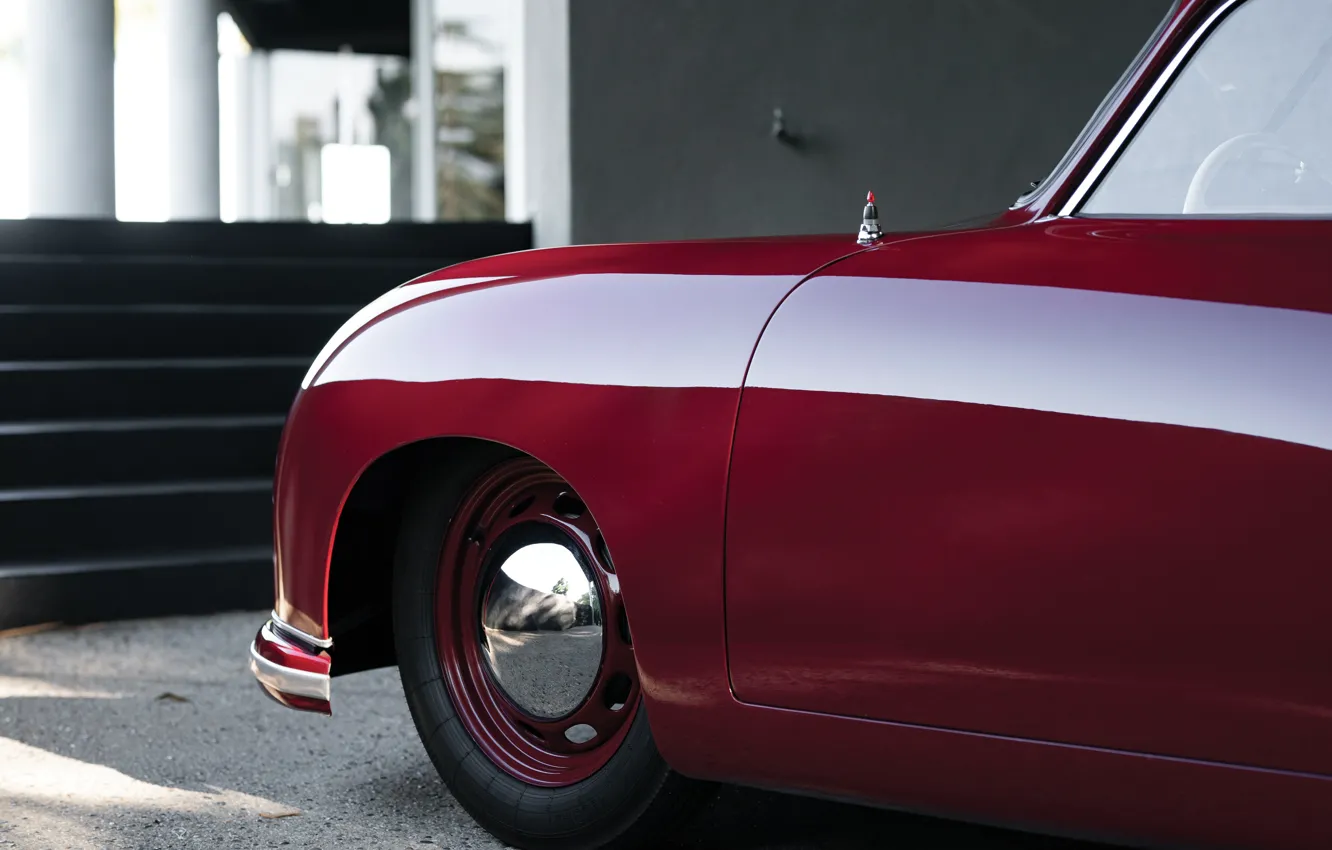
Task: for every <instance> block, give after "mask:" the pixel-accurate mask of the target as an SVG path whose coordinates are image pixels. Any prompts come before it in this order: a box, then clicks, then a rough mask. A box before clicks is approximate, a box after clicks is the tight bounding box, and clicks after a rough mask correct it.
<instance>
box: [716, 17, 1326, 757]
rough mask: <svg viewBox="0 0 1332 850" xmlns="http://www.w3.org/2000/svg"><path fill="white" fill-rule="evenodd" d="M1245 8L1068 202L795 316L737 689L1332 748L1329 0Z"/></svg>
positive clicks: (770, 414)
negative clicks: (1252, 138)
mask: <svg viewBox="0 0 1332 850" xmlns="http://www.w3.org/2000/svg"><path fill="white" fill-rule="evenodd" d="M1226 6H1227V8H1226V9H1225V11H1224V13H1223V14H1218V15H1217V16H1216V18H1215V19H1214V20H1213V21H1212V22H1211V23H1210V26H1209V30H1208V31H1207V32H1206V34H1205V39H1204V40H1203V41H1202V46H1201V49H1199V50H1198V52H1197V53H1196V54H1195V55H1193V56H1192V57H1191V58H1189V59H1188V61H1187V62H1183V63H1181V65H1180V68H1179V70H1178V71H1177V72H1176V73H1177V77H1176V78H1175V79H1173V80H1171V81H1170V85H1169V86H1168V87H1165V89H1164V92H1165V93H1164V95H1162V96H1160V97H1159V99H1158V100H1157V101H1156V102H1155V103H1154V104H1153V105H1152V108H1151V109H1150V111H1144V113H1143V114H1144V115H1145V116H1146V117H1145V119H1143V121H1142V123H1141V126H1137V127H1134V128H1132V129H1133V132H1131V133H1123V134H1120V136H1121V138H1122V139H1126V140H1127V141H1126V142H1121V145H1120V147H1118V148H1112V149H1108V150H1107V151H1106V152H1105V154H1104V156H1102V157H1101V158H1100V159H1099V160H1098V163H1097V167H1096V168H1094V169H1092V170H1091V172H1090V174H1089V176H1088V177H1087V178H1086V181H1085V182H1084V183H1081V184H1079V185H1078V186H1077V187H1076V191H1073V192H1071V194H1066V196H1065V197H1066V198H1067V199H1068V200H1067V207H1066V208H1065V209H1062V210H1060V213H1061V214H1060V215H1056V216H1054V217H1047V218H1042V219H1038V220H1036V221H1033V222H1030V223H1026V224H1021V225H1017V226H1012V227H1005V228H994V229H986V230H978V231H969V232H959V233H949V234H942V235H933V236H923V237H920V238H918V239H915V240H911V241H906V242H898V243H893V244H889V245H885V246H883V247H880V248H876V249H872V250H869V251H866V252H864V253H862V254H859V255H856V256H854V257H851V258H849V259H846V260H843V261H841V262H839V263H837V264H834V265H832V266H830V267H828V268H827V269H825V270H824V271H823V272H822V273H821V274H819V275H817V276H815V277H813V278H811V279H810V280H808V281H806V282H805V283H803V284H802V285H801V286H800V287H799V288H797V289H796V290H795V292H793V293H792V294H791V295H790V296H789V297H788V298H787V299H786V301H785V302H784V303H783V304H782V306H781V307H780V308H779V309H778V311H777V312H776V313H775V314H774V316H773V318H772V320H771V321H770V323H769V325H768V327H767V329H766V330H765V332H764V334H763V336H762V338H761V340H760V342H759V345H758V346H757V348H756V350H755V353H754V357H753V361H752V364H751V367H750V370H749V373H748V376H747V380H746V383H745V389H744V393H743V397H742V402H741V406H740V410H739V417H738V423H737V429H736V436H735V442H734V449H733V459H732V466H731V478H730V485H729V493H728V508H727V541H726V578H725V599H726V614H727V642H728V658H729V665H730V674H731V679H732V687H733V691H734V693H735V696H736V698H737V699H739V700H741V701H743V702H748V703H755V704H762V705H769V706H777V707H782V708H787V709H798V710H804V711H813V712H821V713H828V714H837V715H846V716H854V717H863V718H872V719H876V720H883V721H893V722H899V723H909V724H919V725H927V726H933V727H942V728H948V729H955V730H963V731H967V732H975V733H985V734H993V735H1003V736H1011V737H1017V738H1025V739H1032V740H1039V741H1055V742H1062V743H1070V744H1078V745H1086V746H1095V747H1104V748H1111V749H1118V750H1126V751H1132V752H1141V753H1151V754H1157V755H1166V756H1177V757H1185V758H1193V759H1204V760H1210V761H1218V762H1227V763H1236V764H1246V765H1255V766H1263V767H1270V768H1282V769H1289V770H1298V771H1306V772H1313V773H1322V774H1332V663H1330V662H1329V659H1332V220H1329V218H1328V216H1329V214H1332V194H1329V193H1332V183H1328V181H1327V178H1328V176H1332V80H1330V79H1329V77H1330V76H1332V71H1329V70H1328V69H1327V64H1328V63H1327V61H1326V56H1327V54H1328V53H1329V51H1332V48H1329V47H1328V46H1327V45H1329V44H1332V5H1329V4H1327V3H1325V2H1322V0H1248V2H1246V3H1242V4H1237V3H1232V4H1226ZM1231 7H1233V8H1231ZM1311 69H1312V70H1311ZM1231 95H1234V98H1233V100H1234V103H1232V104H1231V106H1227V107H1226V108H1225V109H1226V111H1225V114H1224V115H1221V116H1218V115H1216V114H1214V112H1215V110H1216V109H1218V108H1221V107H1220V106H1219V105H1218V104H1220V103H1222V102H1224V101H1225V100H1226V98H1227V97H1229V96H1231ZM1209 110H1210V111H1209ZM1274 114H1279V115H1282V116H1283V117H1281V120H1279V121H1275V122H1274V121H1273V120H1272V116H1273V115H1274ZM1203 127H1207V128H1210V129H1209V130H1208V131H1207V132H1203V131H1202V130H1201V129H1200V128H1203ZM1254 133H1261V134H1262V135H1263V139H1262V140H1261V143H1254V142H1252V141H1248V142H1240V143H1235V142H1233V141H1232V140H1233V139H1235V138H1237V137H1250V136H1251V135H1252V134H1254ZM1227 145H1230V147H1229V148H1227V147H1226V146H1227ZM1218 151H1220V153H1218ZM1199 175H1202V176H1201V177H1200V176H1199ZM1072 188H1073V187H1070V189H1072Z"/></svg>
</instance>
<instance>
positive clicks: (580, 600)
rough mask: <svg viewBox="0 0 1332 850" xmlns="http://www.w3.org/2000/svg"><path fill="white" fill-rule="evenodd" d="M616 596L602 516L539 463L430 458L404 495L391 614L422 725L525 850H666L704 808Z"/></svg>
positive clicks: (452, 773)
mask: <svg viewBox="0 0 1332 850" xmlns="http://www.w3.org/2000/svg"><path fill="white" fill-rule="evenodd" d="M619 590H620V586H619V581H618V579H617V578H616V575H615V568H614V565H613V563H612V561H611V559H610V553H609V551H608V550H607V548H606V543H605V540H604V539H603V538H602V536H601V533H600V530H599V529H598V527H597V525H596V522H595V520H594V519H593V517H592V514H591V512H590V511H589V510H588V508H587V506H586V505H585V504H584V503H583V501H582V500H581V499H580V498H579V497H578V495H577V494H576V493H575V492H574V491H573V489H572V488H571V487H570V486H569V485H568V484H567V483H566V482H565V481H564V480H563V479H562V478H561V477H560V476H559V475H558V474H556V473H555V472H554V471H553V470H551V469H550V468H549V467H547V466H545V465H543V464H541V463H540V462H538V461H535V460H532V459H531V458H527V457H522V456H514V455H513V454H512V453H511V452H508V451H506V450H503V449H496V450H495V451H493V452H490V453H488V454H485V455H484V456H474V457H471V458H470V459H469V460H467V461H466V462H464V463H462V464H459V463H457V462H455V463H452V464H446V463H437V464H434V465H432V466H431V468H429V469H428V470H427V471H426V473H425V474H424V475H423V476H422V477H421V481H420V484H419V485H418V487H417V488H416V490H415V492H414V494H413V495H412V497H411V498H410V499H409V501H408V505H407V507H406V510H405V514H404V517H403V526H402V530H401V532H400V535H399V545H398V551H397V557H396V563H395V565H394V590H393V622H394V640H395V643H396V648H397V654H398V665H399V668H400V671H401V674H402V684H403V690H404V691H405V692H406V695H407V701H408V704H409V706H410V708H411V713H412V719H413V720H414V721H415V723H416V728H417V731H418V732H419V733H420V735H421V740H422V741H423V742H424V744H425V748H426V751H427V752H428V754H429V755H430V759H431V761H433V762H434V765H435V768H436V769H437V770H438V771H439V774H440V776H441V778H443V780H444V782H445V784H447V785H448V787H449V789H450V790H451V791H452V792H453V795H454V797H455V798H456V799H457V800H458V802H459V803H460V804H461V805H462V806H463V807H464V808H465V809H466V810H467V811H468V812H469V813H470V814H471V815H472V816H473V817H474V818H475V819H476V820H477V822H478V823H480V824H481V825H482V826H483V827H485V828H486V829H487V830H488V831H490V832H491V833H492V834H494V835H495V836H496V837H498V838H500V839H501V840H503V841H505V842H508V843H509V844H512V845H514V846H516V847H520V848H533V850H537V848H540V850H551V849H552V848H588V847H611V846H613V847H632V846H638V845H642V844H644V843H647V842H649V841H651V842H653V843H655V842H657V841H659V840H660V839H661V837H662V834H663V832H664V831H665V830H666V829H667V828H669V827H671V826H673V825H675V824H677V823H680V822H682V821H684V820H685V819H686V817H687V816H688V815H689V814H692V811H693V810H694V809H695V808H696V807H697V806H698V805H699V804H700V803H702V802H704V801H705V800H706V799H707V796H708V793H709V791H710V786H708V785H706V784H704V783H699V782H694V781H692V780H688V779H685V778H684V777H681V776H680V775H678V774H676V773H674V772H672V771H671V770H670V768H668V767H667V766H666V763H665V761H663V760H662V758H661V755H660V754H659V753H658V752H657V748H656V745H655V744H654V743H653V740H652V731H651V728H650V727H649V725H648V718H647V712H646V710H645V709H644V707H643V705H642V699H641V691H640V685H639V678H638V669H637V665H636V664H635V661H634V651H633V643H632V636H631V634H630V632H629V627H628V619H627V615H626V613H625V610H624V605H623V601H622V599H621V597H620V592H619Z"/></svg>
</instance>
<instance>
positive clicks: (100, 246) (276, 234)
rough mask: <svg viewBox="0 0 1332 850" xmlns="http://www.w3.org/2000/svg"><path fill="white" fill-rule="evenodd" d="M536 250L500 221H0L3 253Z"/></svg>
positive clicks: (370, 255) (342, 254)
mask: <svg viewBox="0 0 1332 850" xmlns="http://www.w3.org/2000/svg"><path fill="white" fill-rule="evenodd" d="M530 247H532V226H531V225H530V224H510V223H508V222H497V221H458V222H432V223H424V222H390V223H387V224H374V225H334V226H331V225H328V224H316V223H312V222H303V221H265V222H248V221H247V222H220V221H167V222H140V221H106V220H95V219H82V220H80V219H56V220H52V219H26V220H17V221H0V254H10V255H13V254H29V255H32V254H44V255H49V256H65V255H68V254H79V255H83V256H96V255H115V256H122V257H123V256H176V257H180V256H212V257H263V258H273V257H295V258H300V257H336V258H338V259H352V260H368V259H378V260H393V259H400V258H403V257H422V258H426V257H429V258H438V259H437V260H433V262H439V263H440V264H441V265H444V264H448V263H456V262H461V261H463V260H470V259H474V258H476V257H488V256H490V255H492V254H502V253H505V252H507V251H522V250H525V249H527V248H530Z"/></svg>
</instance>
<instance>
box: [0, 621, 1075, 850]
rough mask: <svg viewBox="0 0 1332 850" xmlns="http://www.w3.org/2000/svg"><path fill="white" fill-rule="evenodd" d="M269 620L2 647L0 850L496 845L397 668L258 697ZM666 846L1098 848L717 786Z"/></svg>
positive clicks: (21, 640)
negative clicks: (294, 701) (450, 774)
mask: <svg viewBox="0 0 1332 850" xmlns="http://www.w3.org/2000/svg"><path fill="white" fill-rule="evenodd" d="M264 617H265V613H264V612H257V611H256V612H251V613H239V614H224V615H218V616H211V617H197V618H174V619H161V620H143V621H137V622H128V623H112V624H104V625H94V626H83V627H78V628H61V629H53V630H47V631H41V632H36V633H29V634H19V635H15V634H8V635H6V634H0V847H23V848H34V850H44V848H62V850H63V848H102V847H115V848H172V850H177V848H251V847H272V848H281V847H293V848H296V847H299V848H321V850H340V848H361V847H365V848H381V847H383V848H390V847H391V848H407V847H411V848H432V849H433V848H439V847H446V848H471V850H487V849H488V848H498V847H501V846H502V845H501V844H499V843H498V842H496V841H495V840H494V839H492V838H491V837H490V836H489V835H488V834H486V833H485V832H484V831H482V830H481V829H480V828H478V827H477V826H476V825H475V824H474V823H473V822H472V820H471V819H470V818H469V817H468V816H467V814H466V813H465V812H463V811H462V810H461V809H460V808H459V807H458V805H457V804H456V803H455V802H454V801H453V800H452V799H451V798H450V796H449V794H448V791H447V790H446V789H445V788H444V786H443V784H442V783H441V782H440V780H439V779H438V777H437V776H436V774H435V772H434V769H433V768H432V767H431V765H430V763H429V761H428V760H427V758H426V756H425V753H424V751H423V750H422V748H421V745H420V743H419V741H418V740H417V738H416V732H415V730H414V729H413V727H412V722H411V718H410V717H409V716H408V713H407V707H406V704H405V703H404V701H403V697H402V690H401V687H400V685H399V683H398V679H397V671H396V670H376V671H371V672H367V673H361V674H357V675H354V676H348V677H344V678H340V679H338V680H336V682H335V691H334V701H335V702H334V707H335V710H336V712H337V714H336V716H334V717H333V718H331V719H324V718H320V717H317V716H315V715H307V714H301V713H298V712H294V711H290V710H288V709H285V708H282V707H281V706H278V705H277V704H275V703H273V702H271V701H269V700H268V699H266V698H264V697H263V696H262V695H261V694H260V692H259V690H258V688H257V687H256V686H255V685H254V683H253V681H252V680H251V679H250V676H249V672H248V670H247V669H246V649H247V647H248V645H249V641H250V639H251V637H252V636H253V634H254V632H255V630H256V629H257V628H258V626H259V625H260V624H261V623H262V622H263V619H264ZM671 846H672V847H675V848H678V850H705V848H718V847H725V848H730V850H860V849H861V848H865V850H869V848H876V850H877V848H884V847H893V846H897V847H903V848H920V850H932V848H939V850H943V848H948V850H960V848H983V849H984V848H989V850H993V848H1028V850H1032V849H1033V848H1041V849H1042V850H1055V848H1058V850H1093V848H1094V847H1095V845H1091V844H1081V843H1074V842H1069V841H1062V840H1058V839H1051V838H1043V837H1039V836H1031V835H1026V834H1023V833H1016V832H1007V831H1003V830H994V829H986V828H982V827H974V826H967V825H962V824H955V823H951V822H947V821H938V820H933V819H928V818H919V817H913V816H908V815H900V814H893V813H889V812H882V811H877V810H874V809H867V808H861V807H856V806H846V805H840V804H834V803H825V802H821V801H815V800H808V799H803V798H797V797H788V796H785V795H778V794H770V793H765V792H759V791H752V790H746V789H738V788H726V789H723V790H722V792H721V793H720V794H719V795H718V797H717V799H716V801H715V802H714V803H713V804H712V806H711V807H710V808H709V809H708V810H707V811H705V812H704V813H703V814H702V815H701V816H700V817H699V819H698V820H697V821H696V822H695V823H693V824H691V825H690V826H689V827H688V829H687V830H686V831H685V833H684V835H683V836H682V837H681V839H680V840H679V841H677V842H675V843H673V844H672V845H671Z"/></svg>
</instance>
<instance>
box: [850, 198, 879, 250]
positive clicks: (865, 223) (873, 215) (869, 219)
mask: <svg viewBox="0 0 1332 850" xmlns="http://www.w3.org/2000/svg"><path fill="white" fill-rule="evenodd" d="M882 238H883V231H882V230H880V229H879V208H878V207H876V206H875V205H874V193H873V192H870V193H869V194H868V195H866V196H865V213H864V215H863V216H862V217H861V222H860V235H859V236H857V237H856V241H857V242H859V243H860V244H861V245H873V244H874V243H875V242H878V241H879V240H880V239H882Z"/></svg>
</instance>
